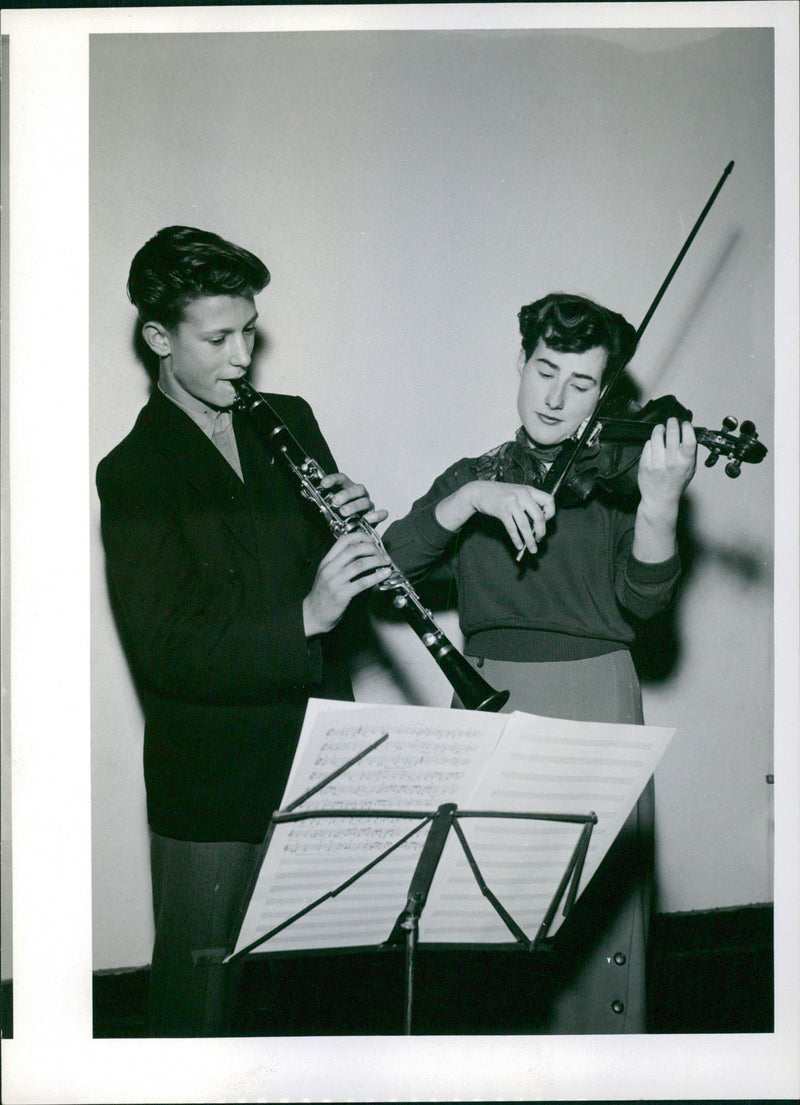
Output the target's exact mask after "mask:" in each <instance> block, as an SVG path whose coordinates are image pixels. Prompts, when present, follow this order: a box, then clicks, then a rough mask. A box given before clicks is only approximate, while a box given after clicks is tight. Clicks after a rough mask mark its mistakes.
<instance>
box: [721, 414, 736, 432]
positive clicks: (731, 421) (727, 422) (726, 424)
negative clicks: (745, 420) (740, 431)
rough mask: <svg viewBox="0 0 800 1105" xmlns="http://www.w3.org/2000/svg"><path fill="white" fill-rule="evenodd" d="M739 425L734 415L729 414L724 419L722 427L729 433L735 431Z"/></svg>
mask: <svg viewBox="0 0 800 1105" xmlns="http://www.w3.org/2000/svg"><path fill="white" fill-rule="evenodd" d="M738 425H739V420H738V419H736V418H734V417H733V415H732V414H727V415H725V417H724V418H723V419H722V426H723V428H724V429H726V430H728V431H730V430H735V429H736V427H737V426H738Z"/></svg>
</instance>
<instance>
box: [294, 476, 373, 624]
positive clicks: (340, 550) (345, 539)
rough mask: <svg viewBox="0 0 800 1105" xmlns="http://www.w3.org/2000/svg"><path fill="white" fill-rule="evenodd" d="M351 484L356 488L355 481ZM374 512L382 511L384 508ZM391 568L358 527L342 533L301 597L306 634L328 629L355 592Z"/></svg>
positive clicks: (342, 612)
mask: <svg viewBox="0 0 800 1105" xmlns="http://www.w3.org/2000/svg"><path fill="white" fill-rule="evenodd" d="M353 487H355V488H356V489H357V490H358V485H357V484H354V485H353ZM361 490H362V491H363V488H361ZM358 497H359V498H363V496H360V495H359V496H358ZM349 501H350V500H348V502H349ZM374 513H376V514H384V515H385V512H383V511H375V512H374ZM392 570H393V569H392V566H391V565H390V563H389V559H388V557H387V556H386V554H385V553H384V552H382V551H381V550H380V548H379V547H378V546H377V545H376V544H375V542H374V541H372V540H370V538H369V537H368V536H367V535H366V534H365V533H363V532H362V531H361V530H353V531H352V532H350V533H344V534H342V536H341V537H340V538H339V539H338V540H337V541H336V543H335V544H334V545H333V547H332V548H330V549H329V550H328V552H327V553H326V554H325V556H324V557H323V558H322V560H321V561H320V564H319V567H318V568H317V574H316V577H315V579H314V583H313V585H312V587H311V590H310V591H309V593H308V594H307V595H306V597H305V598H304V599H303V629H304V631H305V635H306V637H315V636H317V635H318V634H319V633H328V632H329V631H330V630H331V629H333V627H334V626H335V625H336V624H337V622H339V621H340V619H341V618H342V615H343V614H344V612H345V610H346V609H347V607H348V605H349V604H350V602H351V601H352V599H354V598H355V596H356V595H358V594H360V593H361V592H362V591H367V590H369V588H370V587H374V586H375V585H376V584H378V583H382V582H383V580H385V579H387V578H388V576H390V575H391V573H392Z"/></svg>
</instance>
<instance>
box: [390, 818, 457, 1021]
mask: <svg viewBox="0 0 800 1105" xmlns="http://www.w3.org/2000/svg"><path fill="white" fill-rule="evenodd" d="M456 809H457V807H456V805H455V803H453V802H448V803H446V804H445V805H443V806H439V808H438V810H437V811H436V813H435V815H434V817H433V820H432V821H431V827H430V829H429V830H428V836H427V838H426V840H425V844H424V845H423V848H422V852H421V853H420V857H419V859H418V860H417V866H416V867H415V869H414V874H413V875H412V876H411V882H410V884H409V887H408V899H407V901H406V905H405V909H404V910H403V912H402V913H401V914H400V916H399V917H398V918H397V921H396V923H395V926H394V929H393V931H392V935H391V936H390V937H389V941H388V942H389V943H390V944H391V943H393V942H397V941H399V940H400V939H402V938H405V946H406V958H405V990H404V1017H403V1032H404V1034H405V1035H406V1036H410V1035H411V1017H412V1008H413V1003H414V969H415V966H416V952H417V939H418V936H419V919H420V916H421V914H422V910H423V907H424V905H425V901H426V899H427V897H428V893H429V891H430V888H431V883H432V882H433V876H434V875H435V874H436V868H437V866H438V864H439V860H440V859H441V856H442V852H443V850H444V846H445V842H446V840H447V834H448V833H449V832H450V828H451V826H452V824H453V819H454V817H455V813H456Z"/></svg>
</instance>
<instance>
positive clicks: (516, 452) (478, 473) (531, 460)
mask: <svg viewBox="0 0 800 1105" xmlns="http://www.w3.org/2000/svg"><path fill="white" fill-rule="evenodd" d="M562 445H563V442H558V444H557V445H532V444H531V442H530V439H529V437H528V435H527V434H526V433H525V428H524V426H520V428H519V429H518V430H517V432H516V435H515V437H514V440H513V441H506V442H504V443H503V444H502V445H498V446H497V447H496V448H494V449H490V450H489V452H488V453H484V454H483V456H481V457H478V458H477V460H475V461H473V463H472V471H473V473H474V475H475V478H476V479H478V480H497V481H498V482H499V483H521V484H529V485H530V486H532V487H538V486H540V484H541V482H542V480H543V479H544V477H545V475H546V473H547V468H548V467H549V465H551V464H552V463H553V461H554V460H555V459H556V457H557V456H558V454H559V452H560V451H561V446H562Z"/></svg>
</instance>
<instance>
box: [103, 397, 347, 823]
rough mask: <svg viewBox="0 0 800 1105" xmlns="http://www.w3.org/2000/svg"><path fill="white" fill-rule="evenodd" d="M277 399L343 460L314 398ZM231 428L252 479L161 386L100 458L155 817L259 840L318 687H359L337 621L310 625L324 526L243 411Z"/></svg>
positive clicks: (107, 531)
mask: <svg viewBox="0 0 800 1105" xmlns="http://www.w3.org/2000/svg"><path fill="white" fill-rule="evenodd" d="M269 399H270V402H271V403H272V404H273V406H274V407H275V408H276V410H277V411H278V413H279V414H280V416H281V418H282V419H283V420H284V421H285V422H286V424H287V425H288V426H289V428H290V429H291V430H292V432H293V433H294V435H295V436H296V437H297V438H298V440H299V441H300V442H301V443H302V445H303V447H304V448H305V449H306V450H307V451H308V453H309V454H310V455H311V456H313V457H315V458H316V459H317V460H318V461H319V463H320V464H321V466H322V468H323V469H324V470H325V471H329V472H333V471H337V468H336V465H335V462H334V460H333V458H332V457H331V454H330V451H329V449H328V447H327V445H326V443H325V441H324V439H323V437H322V434H321V433H320V430H319V427H318V425H317V423H316V420H315V418H314V415H313V413H312V411H311V408H310V407H309V406H308V404H307V403H306V402H305V401H304V400H303V399H300V398H298V397H294V396H279V395H271V396H269ZM234 428H235V431H236V437H237V443H238V447H239V453H240V459H241V462H242V470H243V473H244V477H245V483H244V484H242V482H241V480H239V478H238V476H237V475H236V474H235V473H234V472H233V470H232V469H231V468H230V466H229V465H228V463H227V462H226V461H225V460H224V458H223V457H222V456H221V455H220V453H219V451H218V450H217V449H216V447H215V446H214V445H213V444H212V443H211V441H210V440H209V439H208V438H207V437H206V435H205V434H204V433H203V432H202V431H201V430H200V429H199V428H198V427H197V426H196V425H195V424H194V423H193V422H192V420H191V419H190V418H189V417H188V416H187V415H186V414H185V413H184V412H183V411H181V410H179V409H178V408H177V407H176V406H175V405H174V404H173V403H171V402H170V401H169V400H168V399H166V398H165V397H164V396H163V395H162V394H161V393H160V392H159V391H158V390H154V392H153V395H152V397H151V399H150V400H149V402H148V403H147V405H146V406H145V407H144V408H143V409H142V411H141V412H140V414H139V417H138V419H137V421H136V424H135V426H134V428H133V430H132V431H131V432H130V434H129V435H128V436H127V437H126V438H125V439H124V440H123V441H122V442H121V443H120V444H119V445H118V446H117V447H116V448H115V449H114V450H112V452H111V453H109V455H108V456H107V457H106V458H105V459H104V460H102V461H101V462H100V464H99V466H98V469H97V488H98V492H99V494H100V500H101V505H102V514H101V517H102V531H103V542H104V545H105V550H106V567H107V575H108V580H109V588H110V593H111V597H112V603H113V606H114V610H115V614H116V617H117V622H118V625H119V629H120V635H121V637H122V640H123V643H124V645H125V648H126V651H127V654H128V657H129V661H130V664H131V667H132V670H133V674H134V677H135V679H136V682H137V685H138V688H139V691H140V695H141V699H142V704H143V708H144V713H145V745H144V766H145V782H146V787H147V808H148V818H149V822H150V826H151V828H152V829H153V831H155V832H157V833H160V834H162V835H165V836H171V837H177V838H179V839H184V840H244V841H252V842H256V841H260V840H261V839H262V838H263V836H264V834H265V831H266V828H267V825H268V821H269V816H270V813H271V812H272V811H273V809H274V808H275V807H276V806H277V805H278V803H279V802H280V799H281V796H282V792H283V788H284V785H285V782H286V777H287V774H288V770H289V767H290V765H291V761H292V756H293V754H294V750H295V746H296V743H297V738H298V735H299V731H300V727H301V724H302V719H303V715H304V712H305V706H306V703H307V700H308V698H309V697H310V696H315V697H322V698H352V691H351V688H350V683H349V679H348V676H347V674H346V672H345V670H344V665H343V663H342V662H341V661H339V660H337V658H336V656H335V652H336V640H335V634H330V635H328V636H327V637H325V638H321V639H318V640H315V641H311V642H309V641H307V640H306V637H305V635H304V632H303V619H302V600H303V598H304V597H305V595H306V594H307V593H308V592H309V590H310V589H311V586H312V583H313V581H314V576H315V574H316V570H317V567H318V564H319V561H320V560H321V558H322V556H323V555H324V553H325V551H326V550H327V549H328V548H329V547H330V545H331V543H332V538H331V535H330V532H329V530H328V527H327V525H326V523H325V522H324V520H323V518H322V517H321V515H320V514H319V512H318V510H317V509H316V508H315V507H314V506H313V505H312V504H310V503H308V502H307V501H306V500H305V499H303V498H302V497H301V495H300V491H299V486H298V483H297V480H296V478H295V476H294V475H292V473H291V472H289V471H288V470H287V469H286V468H285V466H284V465H283V464H281V463H280V461H276V462H275V463H272V462H271V460H270V458H269V457H268V454H267V452H266V450H265V449H264V448H263V446H262V445H261V443H260V442H259V441H258V440H257V438H256V437H255V436H254V434H253V431H252V428H251V426H250V423H249V421H248V418H247V416H246V415H239V414H234Z"/></svg>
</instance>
